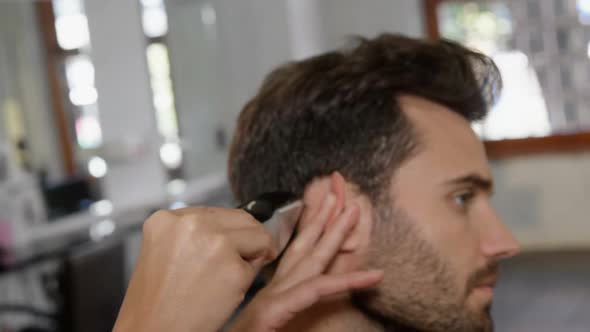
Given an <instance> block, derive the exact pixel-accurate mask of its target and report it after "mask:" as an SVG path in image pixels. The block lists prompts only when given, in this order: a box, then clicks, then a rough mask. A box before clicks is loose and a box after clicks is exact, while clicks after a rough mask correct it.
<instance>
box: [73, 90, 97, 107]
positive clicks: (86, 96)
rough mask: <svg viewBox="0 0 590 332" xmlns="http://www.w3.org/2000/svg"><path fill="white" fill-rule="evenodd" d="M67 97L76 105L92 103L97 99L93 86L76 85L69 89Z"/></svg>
mask: <svg viewBox="0 0 590 332" xmlns="http://www.w3.org/2000/svg"><path fill="white" fill-rule="evenodd" d="M69 97H70V101H71V102H72V104H74V105H76V106H86V105H92V104H94V103H96V101H97V100H98V91H96V88H94V87H93V86H83V87H77V88H73V89H71V90H70V94H69Z"/></svg>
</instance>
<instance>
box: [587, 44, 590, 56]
mask: <svg viewBox="0 0 590 332" xmlns="http://www.w3.org/2000/svg"><path fill="white" fill-rule="evenodd" d="M586 53H587V54H588V59H590V42H588V51H586Z"/></svg>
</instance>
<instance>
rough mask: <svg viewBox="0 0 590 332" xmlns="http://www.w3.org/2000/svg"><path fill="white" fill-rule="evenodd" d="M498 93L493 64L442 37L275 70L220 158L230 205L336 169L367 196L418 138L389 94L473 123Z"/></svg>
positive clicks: (373, 43) (363, 43) (392, 42)
mask: <svg viewBox="0 0 590 332" xmlns="http://www.w3.org/2000/svg"><path fill="white" fill-rule="evenodd" d="M500 90H501V79H500V74H499V72H498V69H497V67H496V66H495V64H494V63H493V61H492V60H491V59H490V58H488V57H486V56H484V55H482V54H480V53H477V52H474V51H472V50H469V49H467V48H465V47H463V46H461V45H459V44H456V43H454V42H451V41H447V40H439V41H428V40H421V39H413V38H408V37H404V36H400V35H394V34H382V35H380V36H378V37H376V38H374V39H363V38H359V39H358V41H357V42H356V43H355V45H354V46H353V47H351V48H347V49H343V50H339V51H333V52H328V53H325V54H321V55H318V56H315V57H312V58H309V59H306V60H303V61H297V62H291V63H287V64H285V65H282V66H280V67H278V68H277V69H275V70H274V71H273V72H271V73H270V74H269V75H268V76H267V77H266V80H265V81H264V83H263V84H262V86H261V88H260V90H259V92H258V94H257V95H256V96H254V98H252V99H251V100H250V101H249V102H248V103H247V104H246V105H245V107H244V109H243V110H242V113H241V114H240V117H239V120H238V124H237V128H236V131H235V135H234V139H233V142H232V146H231V150H230V155H229V179H230V183H231V186H232V189H233V192H234V194H235V196H236V198H237V199H238V200H242V201H244V200H248V199H252V198H254V197H255V196H257V195H259V194H261V193H264V192H269V191H277V190H280V191H290V192H293V193H295V194H297V195H301V194H302V193H303V190H304V189H305V186H306V184H307V183H308V182H309V181H310V180H312V179H313V178H314V177H317V176H322V175H328V174H330V173H331V172H333V171H340V172H341V173H342V175H343V176H344V177H345V178H346V179H347V180H348V181H350V182H352V183H355V184H356V185H358V187H359V189H360V191H361V192H362V193H364V194H367V195H369V197H370V198H371V199H376V198H377V197H378V195H379V194H380V193H381V191H382V188H384V185H385V184H387V183H389V181H390V179H391V177H392V175H393V173H394V170H395V169H397V167H399V165H400V164H401V163H402V162H403V161H404V160H406V159H407V158H409V156H411V154H412V152H413V151H415V149H416V148H417V146H418V145H419V144H418V137H417V135H416V134H415V133H414V130H413V128H412V126H411V124H410V123H409V121H408V120H407V118H406V117H405V116H404V115H403V112H401V110H400V107H399V105H398V102H397V100H396V97H397V96H399V95H401V94H408V95H415V96H419V97H423V98H426V99H428V100H431V101H434V102H437V103H440V104H442V105H444V106H446V107H448V108H450V109H451V110H453V111H454V112H457V113H458V114H460V115H462V116H463V117H465V118H466V119H468V120H469V121H475V120H479V119H482V118H483V117H484V116H485V115H486V113H487V110H488V107H489V106H490V105H491V104H492V103H493V102H494V99H495V97H496V96H497V95H498V94H499V92H500Z"/></svg>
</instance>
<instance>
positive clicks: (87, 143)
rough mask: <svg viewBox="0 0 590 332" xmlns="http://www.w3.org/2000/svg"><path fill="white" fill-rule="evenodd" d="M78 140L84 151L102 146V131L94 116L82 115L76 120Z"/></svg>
mask: <svg viewBox="0 0 590 332" xmlns="http://www.w3.org/2000/svg"><path fill="white" fill-rule="evenodd" d="M76 139H77V141H78V145H80V147H81V148H82V149H93V148H96V147H98V146H100V145H101V144H102V130H101V129H100V123H99V122H98V118H97V117H96V116H94V115H81V116H80V117H79V118H78V119H76Z"/></svg>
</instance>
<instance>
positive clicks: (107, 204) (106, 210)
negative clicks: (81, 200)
mask: <svg viewBox="0 0 590 332" xmlns="http://www.w3.org/2000/svg"><path fill="white" fill-rule="evenodd" d="M90 212H91V213H92V214H94V215H95V216H99V217H105V216H108V215H109V214H111V213H113V203H111V201H109V200H106V199H103V200H102V201H98V202H96V203H94V204H92V205H90Z"/></svg>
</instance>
